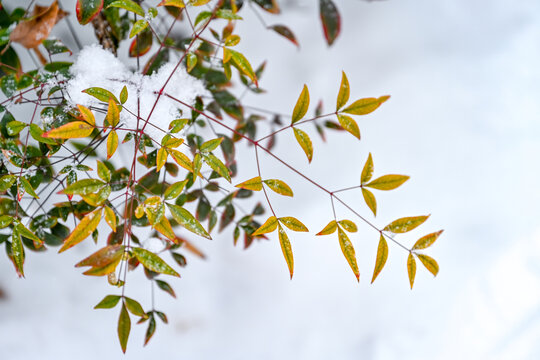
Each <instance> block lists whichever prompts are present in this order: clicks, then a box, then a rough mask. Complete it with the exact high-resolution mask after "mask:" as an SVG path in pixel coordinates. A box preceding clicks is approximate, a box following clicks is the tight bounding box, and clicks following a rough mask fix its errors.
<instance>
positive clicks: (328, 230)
mask: <svg viewBox="0 0 540 360" xmlns="http://www.w3.org/2000/svg"><path fill="white" fill-rule="evenodd" d="M336 230H337V222H336V220H332V221H330V222H329V223H328V225H326V226H325V227H324V229H322V230H321V231H319V232H318V233H317V234H316V235H330V234H333V233H334V232H335V231H336Z"/></svg>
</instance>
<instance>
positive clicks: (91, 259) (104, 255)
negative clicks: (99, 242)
mask: <svg viewBox="0 0 540 360" xmlns="http://www.w3.org/2000/svg"><path fill="white" fill-rule="evenodd" d="M124 249H125V247H124V245H121V244H118V245H109V246H105V247H103V248H101V249H99V250H98V251H96V252H95V253H93V254H92V255H90V256H88V257H87V258H85V259H83V260H81V261H79V262H78V263H77V264H75V267H83V266H91V267H102V266H105V265H108V264H110V263H111V262H114V261H115V260H119V259H120V258H121V257H122V254H123V253H124Z"/></svg>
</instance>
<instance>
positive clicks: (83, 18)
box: [75, 0, 103, 25]
mask: <svg viewBox="0 0 540 360" xmlns="http://www.w3.org/2000/svg"><path fill="white" fill-rule="evenodd" d="M102 8H103V0H77V6H76V7H75V10H76V13H77V20H79V23H80V24H81V25H86V24H88V23H89V22H90V21H92V19H94V18H95V17H96V16H97V14H99V12H100V11H101V9H102Z"/></svg>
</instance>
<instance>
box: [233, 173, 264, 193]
mask: <svg viewBox="0 0 540 360" xmlns="http://www.w3.org/2000/svg"><path fill="white" fill-rule="evenodd" d="M236 187H237V188H240V189H246V190H252V191H261V190H262V180H261V177H260V176H256V177H254V178H252V179H249V180H246V181H244V182H243V183H240V184H238V185H236Z"/></svg>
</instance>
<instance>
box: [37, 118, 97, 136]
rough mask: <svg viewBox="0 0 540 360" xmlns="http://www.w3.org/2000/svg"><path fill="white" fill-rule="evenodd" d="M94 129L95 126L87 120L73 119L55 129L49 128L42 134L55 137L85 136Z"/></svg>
mask: <svg viewBox="0 0 540 360" xmlns="http://www.w3.org/2000/svg"><path fill="white" fill-rule="evenodd" d="M93 130H94V127H93V126H92V125H90V124H88V123H87V122H84V121H73V122H70V123H67V124H65V125H62V126H60V127H57V128H55V129H52V130H49V131H47V132H46V133H44V134H43V135H42V136H43V137H46V138H55V139H74V138H84V137H87V136H89V135H90V134H91V133H92V131H93Z"/></svg>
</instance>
